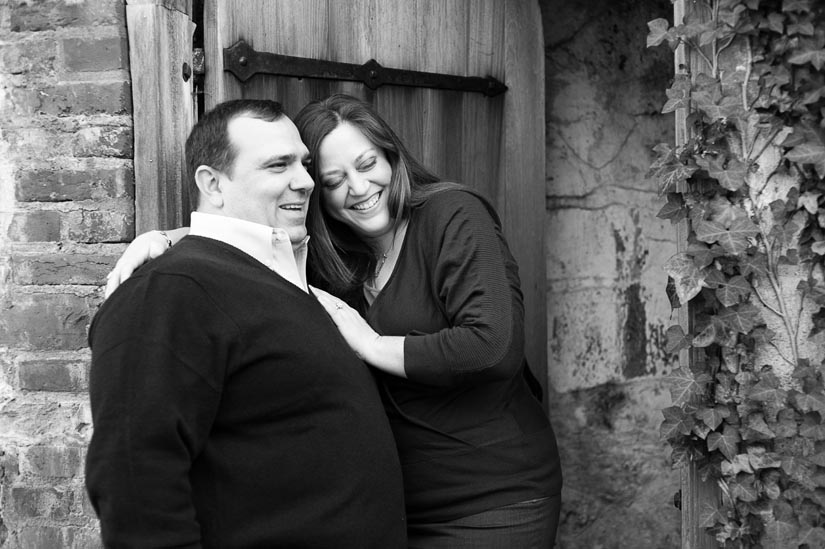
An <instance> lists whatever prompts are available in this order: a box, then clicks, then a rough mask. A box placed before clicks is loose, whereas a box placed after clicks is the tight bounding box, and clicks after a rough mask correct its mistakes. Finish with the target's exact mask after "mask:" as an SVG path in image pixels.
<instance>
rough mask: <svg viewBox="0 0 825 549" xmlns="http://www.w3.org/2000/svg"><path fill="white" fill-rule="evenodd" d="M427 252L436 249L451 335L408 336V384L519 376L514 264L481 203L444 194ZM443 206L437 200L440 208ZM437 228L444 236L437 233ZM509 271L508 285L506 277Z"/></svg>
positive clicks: (439, 293)
mask: <svg viewBox="0 0 825 549" xmlns="http://www.w3.org/2000/svg"><path fill="white" fill-rule="evenodd" d="M445 195H446V196H444V197H443V198H449V204H452V205H453V207H450V208H447V207H439V213H438V214H437V215H436V216H435V219H434V220H428V221H432V223H430V224H431V226H432V227H433V230H440V234H439V233H438V232H435V233H433V234H431V235H430V236H431V238H430V240H429V244H428V245H432V246H435V247H436V249H435V251H434V253H433V254H428V255H429V256H430V257H431V258H432V263H433V264H432V266H431V268H433V271H434V272H433V273H432V281H433V283H432V285H433V291H434V293H435V295H434V296H433V298H434V299H436V300H437V301H438V302H439V303H440V306H441V307H442V308H443V312H444V314H445V315H446V317H447V319H448V321H449V324H450V327H449V328H446V329H443V330H440V331H439V332H436V333H433V334H426V335H414V334H408V335H407V337H406V338H405V342H404V366H405V370H406V373H407V376H408V377H409V379H411V380H413V381H417V382H420V383H426V384H430V385H439V386H454V385H458V384H462V383H473V382H477V381H484V380H487V379H506V378H509V377H512V376H514V375H515V374H516V373H517V372H518V371H519V369H520V368H521V365H522V355H523V352H524V337H523V317H524V312H523V307H522V303H521V293H520V290H518V289H516V295H517V297H518V299H515V300H514V299H513V291H514V290H513V287H512V285H513V284H514V285H516V288H517V285H518V275H517V273H516V266H515V262H514V260H513V259H512V256H511V255H510V253H509V251H508V250H507V247H506V245H505V244H504V241H503V238H502V237H501V235H500V227H499V225H498V224H497V221H496V220H494V219H493V217H492V214H491V213H490V211H488V209H487V207H486V206H485V205H484V204H483V203H482V202H481V200H480V199H478V198H477V197H475V196H473V195H470V194H469V193H465V192H458V193H445ZM439 199H442V196H439V195H436V197H435V200H439ZM439 227H440V229H438V228H439ZM508 271H509V277H508Z"/></svg>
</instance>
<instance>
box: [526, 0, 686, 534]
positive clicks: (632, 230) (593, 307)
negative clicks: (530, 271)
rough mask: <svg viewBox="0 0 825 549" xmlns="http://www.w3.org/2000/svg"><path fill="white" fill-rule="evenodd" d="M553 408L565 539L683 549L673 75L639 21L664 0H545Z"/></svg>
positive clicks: (664, 7)
mask: <svg viewBox="0 0 825 549" xmlns="http://www.w3.org/2000/svg"><path fill="white" fill-rule="evenodd" d="M541 8H542V14H543V23H544V36H545V52H546V53H545V73H546V92H547V97H546V122H547V133H546V151H547V152H546V157H547V165H546V177H547V180H546V201H547V204H546V205H547V224H546V243H547V253H546V257H547V314H548V377H549V385H550V386H551V388H552V391H554V392H555V394H551V402H550V414H551V418H552V420H553V423H554V426H555V428H556V432H557V437H558V439H559V445H560V450H561V453H562V465H563V467H564V473H565V488H564V505H563V510H562V521H563V522H562V526H561V532H560V535H559V547H561V548H596V547H598V548H633V549H640V548H651V549H652V548H656V549H662V548H666V547H678V546H679V527H680V523H679V512H678V510H677V509H676V508H675V507H674V505H673V496H674V494H675V492H676V491H677V490H678V488H679V486H678V484H679V476H678V471H672V470H671V468H670V466H669V464H668V460H667V458H668V449H667V447H666V445H665V444H664V443H662V442H661V441H660V440H659V435H658V432H659V429H658V426H659V424H660V422H661V419H662V416H661V413H660V412H659V410H660V409H661V408H663V407H666V406H668V405H669V403H670V395H669V392H668V390H667V386H666V384H665V383H664V381H663V375H665V374H667V373H668V372H669V371H670V369H671V368H672V367H673V366H674V362H673V360H672V359H669V358H668V357H666V355H665V353H664V352H663V347H664V338H663V334H664V331H665V330H666V328H667V326H669V325H670V324H672V323H673V319H672V318H671V311H670V307H669V304H668V302H667V297H666V294H665V283H666V280H667V277H666V275H665V274H664V273H663V271H662V270H661V265H662V264H663V263H664V261H665V260H666V259H667V258H668V257H670V256H671V255H672V254H673V253H675V248H676V244H675V231H674V229H673V227H672V226H671V225H670V224H669V222H663V221H662V220H659V219H657V218H656V216H655V215H656V213H657V212H658V210H659V208H660V207H661V200H660V199H659V197H658V196H657V192H656V182H655V181H653V180H650V179H648V178H646V172H647V169H648V166H649V165H650V163H651V161H652V158H653V156H652V152H651V149H652V147H653V146H654V145H655V144H657V143H659V142H661V141H671V140H672V135H673V118H672V115H669V116H663V115H660V114H659V112H660V110H661V107H662V105H663V103H664V100H665V93H664V92H665V89H666V88H667V87H668V82H669V80H670V79H671V78H672V74H673V61H672V56H671V55H670V54H669V53H668V52H667V51H666V49H665V48H659V49H656V50H653V49H650V50H649V49H647V48H646V47H645V37H646V34H647V26H646V23H647V21H649V20H652V19H654V18H656V17H666V18H668V19H671V18H672V5H671V3H670V2H669V1H667V0H584V1H582V2H567V1H564V0H542V2H541Z"/></svg>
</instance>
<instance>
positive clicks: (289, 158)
mask: <svg viewBox="0 0 825 549" xmlns="http://www.w3.org/2000/svg"><path fill="white" fill-rule="evenodd" d="M297 158H298V155H297V154H279V155H274V156H267V157H266V158H264V159H263V160H261V162H260V165H261V166H269V165H271V164H280V163H285V164H290V163H292V162H295V160H296V159H297Z"/></svg>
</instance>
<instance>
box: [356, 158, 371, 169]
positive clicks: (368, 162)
mask: <svg viewBox="0 0 825 549" xmlns="http://www.w3.org/2000/svg"><path fill="white" fill-rule="evenodd" d="M374 167H375V158H370V159H368V160H365V161H364V162H362V163H361V165H360V166H358V169H359V170H361V171H362V172H365V171H367V170H371V169H373V168H374Z"/></svg>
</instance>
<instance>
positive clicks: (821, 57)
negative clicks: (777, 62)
mask: <svg viewBox="0 0 825 549" xmlns="http://www.w3.org/2000/svg"><path fill="white" fill-rule="evenodd" d="M800 49H801V48H800ZM788 62H790V63H791V64H793V65H804V64H805V63H810V64H811V65H813V66H814V68H815V69H816V70H820V69H822V64H823V63H825V49H813V48H811V49H802V51H798V52H797V53H795V54H793V55H791V56H790V57H789V58H788Z"/></svg>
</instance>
